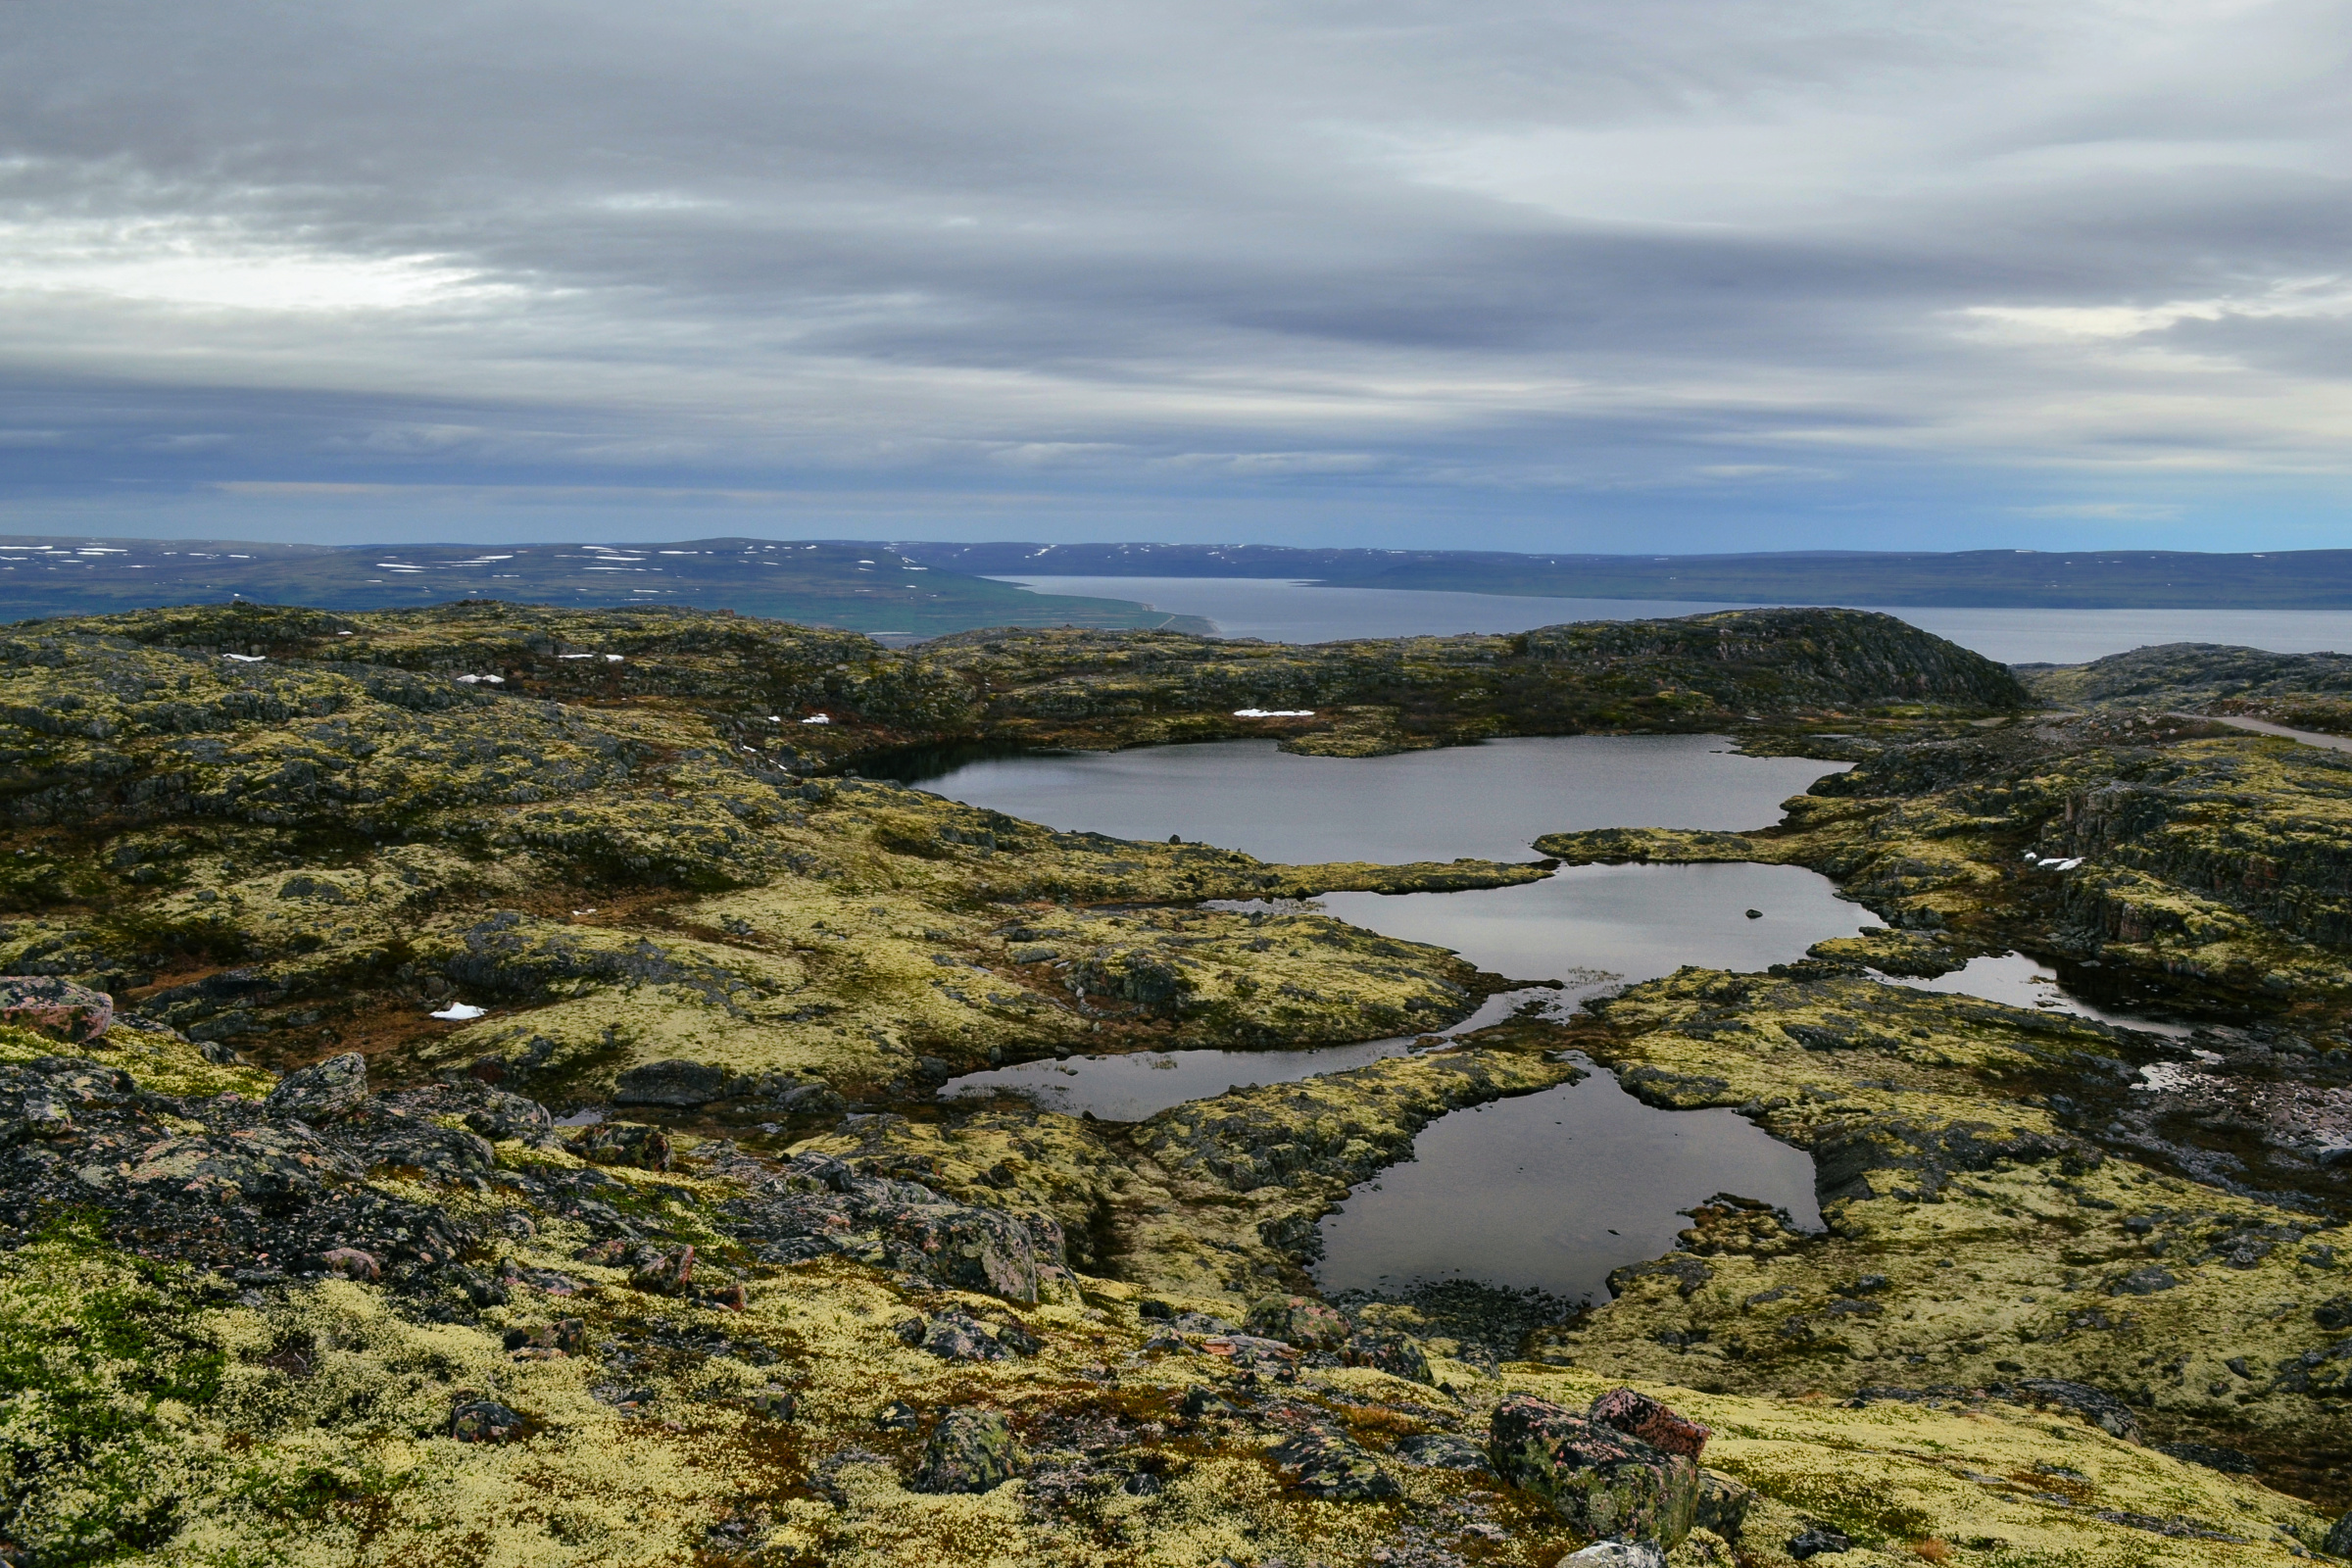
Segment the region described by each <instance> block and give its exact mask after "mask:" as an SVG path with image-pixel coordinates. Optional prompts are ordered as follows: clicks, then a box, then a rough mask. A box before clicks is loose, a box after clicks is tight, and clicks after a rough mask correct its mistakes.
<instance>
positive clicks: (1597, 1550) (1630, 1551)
mask: <svg viewBox="0 0 2352 1568" xmlns="http://www.w3.org/2000/svg"><path fill="white" fill-rule="evenodd" d="M1748 914H1749V916H1750V917H1751V918H1752V917H1753V916H1754V914H1755V910H1753V909H1750V910H1748ZM1560 1561H1561V1562H1562V1563H1563V1564H1566V1563H1581V1564H1583V1565H1584V1568H1666V1554H1665V1553H1664V1552H1662V1551H1660V1550H1659V1549H1658V1548H1657V1547H1656V1546H1654V1545H1652V1544H1650V1543H1648V1542H1646V1541H1596V1542H1594V1543H1593V1544H1591V1545H1590V1546H1586V1547H1584V1548H1583V1549H1582V1550H1579V1551H1572V1552H1570V1553H1569V1554H1568V1555H1567V1556H1565V1557H1562V1558H1561V1559H1560Z"/></svg>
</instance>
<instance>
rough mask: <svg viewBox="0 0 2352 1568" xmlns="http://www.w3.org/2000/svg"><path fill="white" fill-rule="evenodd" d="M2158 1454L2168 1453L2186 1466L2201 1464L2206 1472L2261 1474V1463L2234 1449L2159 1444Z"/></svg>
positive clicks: (2197, 1445)
mask: <svg viewBox="0 0 2352 1568" xmlns="http://www.w3.org/2000/svg"><path fill="white" fill-rule="evenodd" d="M2156 1451H2157V1452H2158V1453H2169V1454H2171V1455H2172V1456H2173V1457H2174V1458H2176V1459H2179V1460H2180V1461H2182V1462H2183V1463H2186V1464H2201V1465H2203V1466H2204V1467H2205V1468H2206V1469H2208V1470H2219V1471H2221V1472H2222V1473H2223V1474H2225V1475H2232V1476H2252V1475H2260V1474H2261V1473H2262V1461H2261V1460H2259V1459H2257V1458H2255V1457H2254V1456H2253V1455H2252V1454H2250V1453H2244V1452H2240V1451H2239V1450H2238V1449H2236V1448H2224V1447H2217V1446H2214V1445H2212V1444H2209V1443H2160V1444H2158V1445H2156Z"/></svg>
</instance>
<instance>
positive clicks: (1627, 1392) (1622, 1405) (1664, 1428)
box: [1586, 1389, 1710, 1459]
mask: <svg viewBox="0 0 2352 1568" xmlns="http://www.w3.org/2000/svg"><path fill="white" fill-rule="evenodd" d="M1586 1418H1587V1419H1588V1420H1592V1421H1595V1422H1598V1423H1599V1424H1600V1425H1602V1426H1604V1427H1614V1428H1615V1429H1616V1430H1617V1431H1619V1432H1622V1433H1625V1434H1626V1435H1627V1436H1629V1437H1635V1438H1640V1439H1641V1440H1642V1442H1643V1443H1646V1444H1648V1445H1649V1446H1651V1447H1653V1448H1656V1449H1658V1450H1659V1451H1661V1452H1663V1453H1679V1454H1681V1455H1683V1456H1684V1457H1685V1458H1687V1459H1696V1458H1697V1457H1698V1455H1699V1450H1701V1449H1702V1448H1704V1447H1705V1446H1707V1438H1708V1437H1709V1436H1710V1434H1709V1432H1708V1429H1707V1428H1705V1427H1702V1426H1700V1425H1699V1424H1698V1423H1697V1422H1695V1421H1691V1420H1688V1419H1686V1418H1685V1417H1683V1416H1680V1415H1677V1414H1676V1413H1675V1412H1674V1411H1673V1410H1671V1409H1669V1408H1668V1407H1667V1406H1666V1405H1665V1404H1664V1403H1662V1402H1660V1401H1659V1400H1656V1399H1653V1398H1651V1397H1649V1396H1648V1395H1646V1394H1639V1393H1636V1392H1635V1391H1634V1390H1632V1389H1611V1390H1610V1391H1609V1392H1608V1393H1606V1394H1604V1395H1602V1396H1601V1397H1599V1398H1597V1399H1594V1400H1593V1408H1592V1409H1591V1410H1589V1411H1587V1412H1586Z"/></svg>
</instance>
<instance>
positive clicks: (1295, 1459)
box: [1272, 1426, 1401, 1502]
mask: <svg viewBox="0 0 2352 1568" xmlns="http://www.w3.org/2000/svg"><path fill="white" fill-rule="evenodd" d="M1272 1457H1273V1460H1274V1462H1275V1464H1277V1465H1279V1466H1280V1467H1281V1468H1282V1472H1283V1476H1284V1478H1285V1479H1286V1480H1288V1481H1289V1482H1290V1484H1291V1485H1292V1486H1293V1487H1294V1488H1296V1489H1297V1490H1298V1491H1299V1492H1301V1493H1303V1494H1305V1495H1307V1496H1310V1497H1320V1498H1322V1499H1323V1500H1324V1501H1325V1502H1378V1501H1381V1500H1383V1499H1385V1498H1389V1497H1394V1496H1397V1495H1399V1494H1400V1491H1401V1489H1400V1488H1398V1487H1397V1479H1396V1477H1394V1476H1392V1475H1390V1474H1389V1473H1388V1472H1387V1471H1386V1470H1383V1469H1382V1468H1381V1467H1380V1465H1379V1463H1378V1461H1376V1460H1375V1459H1374V1458H1373V1457H1372V1456H1371V1455H1370V1454H1368V1453H1366V1452H1365V1451H1364V1450H1363V1448H1362V1447H1361V1446H1358V1445H1357V1444H1356V1442H1355V1440H1354V1439H1352V1438H1350V1437H1348V1435H1347V1434H1346V1433H1344V1432H1341V1431H1339V1430H1338V1429H1337V1428H1334V1427H1323V1426H1317V1427H1309V1428H1308V1429H1307V1430H1305V1431H1303V1432H1295V1433H1293V1434H1292V1435H1291V1436H1290V1437H1288V1438H1286V1439H1284V1440H1283V1441H1282V1442H1281V1443H1279V1444H1277V1445H1275V1446H1274V1450H1273V1454H1272Z"/></svg>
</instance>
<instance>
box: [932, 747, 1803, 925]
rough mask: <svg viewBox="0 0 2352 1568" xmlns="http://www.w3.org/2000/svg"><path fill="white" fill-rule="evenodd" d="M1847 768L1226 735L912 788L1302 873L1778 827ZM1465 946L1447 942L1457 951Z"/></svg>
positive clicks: (951, 775)
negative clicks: (1549, 838)
mask: <svg viewBox="0 0 2352 1568" xmlns="http://www.w3.org/2000/svg"><path fill="white" fill-rule="evenodd" d="M1847 765H1848V764H1847V763H1844V762H1823V761H1816V760H1811V759H1807V758H1801V757H1747V756H1743V755H1742V754H1740V752H1738V751H1737V750H1735V749H1734V748H1733V745H1732V743H1731V742H1730V741H1729V740H1727V739H1725V738H1724V737H1723V736H1720V735H1566V736H1542V737H1533V738H1527V739H1519V740H1496V741H1485V742H1482V743H1481V744H1479V745H1476V746H1447V747H1441V748H1439V749H1437V750H1435V751H1427V752H1402V753H1399V754H1397V756H1395V757H1370V758H1344V757H1295V756H1293V755H1291V754H1289V753H1287V752H1282V751H1278V750H1277V749H1276V744H1275V743H1274V742H1273V741H1214V742H1210V743H1208V744H1205V745H1200V746H1147V747H1137V748H1135V749H1134V750H1131V751H1124V752H1078V753H1059V754H1043V755H1038V756H1030V757H1008V758H997V759H992V760H984V761H976V762H967V763H965V764H963V765H962V766H960V767H956V768H952V769H950V770H948V771H946V772H943V773H940V774H936V775H934V776H931V777H928V778H909V779H908V780H907V782H908V783H912V784H916V785H918V786H919V787H921V788H923V789H926V790H930V791H932V792H934V793H936V794H940V795H944V796H947V797H948V798H949V799H951V800H956V801H962V802H964V803H965V804H967V805H971V806H981V807H990V808H993V809H996V810H1000V811H1003V812H1005V814H1007V815H1009V816H1017V817H1020V818H1021V819H1022V820H1024V821H1029V822H1043V823H1046V824H1047V825H1049V826H1052V827H1057V828H1061V829H1063V830H1064V831H1086V832H1095V833H1108V834H1111V835H1113V836H1114V837H1118V838H1126V839H1165V838H1166V837H1167V836H1168V835H1169V834H1171V833H1175V834H1178V835H1181V836H1182V837H1184V838H1186V839H1190V840H1194V841H1196V842H1199V843H1202V844H1213V845H1216V846H1217V847H1218V848H1219V849H1227V850H1241V851H1243V852H1245V853H1247V854H1250V855H1254V856H1256V857H1258V858H1261V859H1267V860H1279V861H1285V862H1288V863H1290V864H1295V865H1304V864H1313V863H1315V862H1317V861H1321V860H1371V861H1376V862H1379V863H1382V864H1395V863H1397V862H1400V861H1406V860H1451V859H1455V858H1459V857H1462V856H1476V857H1480V858H1489V859H1498V860H1525V859H1531V858H1534V856H1535V851H1534V850H1532V849H1531V848H1529V846H1530V845H1531V844H1532V843H1533V842H1534V841H1535V839H1536V838H1537V837H1538V836H1539V835H1541V834H1544V833H1568V832H1575V831H1577V830H1579V829H1583V828H1595V827H1704V828H1724V829H1731V830H1738V829H1740V828H1751V827H1766V826H1769V825H1770V824H1772V823H1774V822H1777V821H1779V820H1780V818H1781V803H1782V802H1783V801H1785V800H1787V799H1788V798H1789V796H1791V795H1801V794H1803V793H1804V792H1805V790H1806V789H1807V788H1808V787H1809V786H1810V785H1811V784H1812V783H1813V781H1814V780H1815V779H1818V778H1821V777H1823V776H1824V775H1826V774H1830V773H1839V772H1843V771H1844V770H1845V768H1846V767H1847ZM1450 945H1451V944H1448V946H1450Z"/></svg>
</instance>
